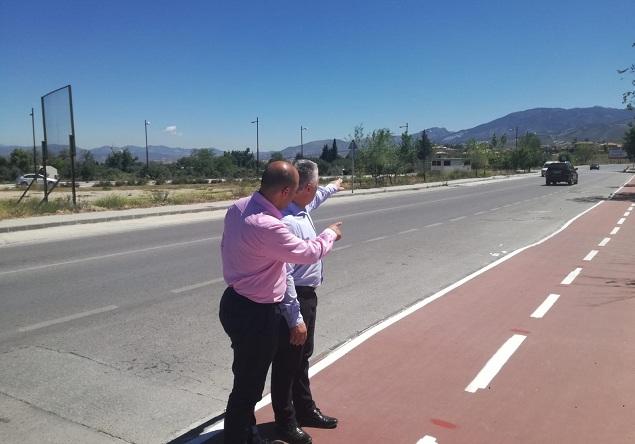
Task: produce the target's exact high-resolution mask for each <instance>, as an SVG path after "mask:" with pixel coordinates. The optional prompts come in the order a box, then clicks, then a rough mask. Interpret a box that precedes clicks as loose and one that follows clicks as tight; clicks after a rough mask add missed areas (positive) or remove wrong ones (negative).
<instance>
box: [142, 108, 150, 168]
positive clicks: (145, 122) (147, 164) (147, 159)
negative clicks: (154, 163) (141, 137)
mask: <svg viewBox="0 0 635 444" xmlns="http://www.w3.org/2000/svg"><path fill="white" fill-rule="evenodd" d="M143 125H144V127H145V130H146V176H148V175H149V174H150V157H149V156H148V125H150V122H148V121H147V120H145V119H144V121H143Z"/></svg>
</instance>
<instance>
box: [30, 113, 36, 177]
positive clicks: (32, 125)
mask: <svg viewBox="0 0 635 444" xmlns="http://www.w3.org/2000/svg"><path fill="white" fill-rule="evenodd" d="M30 115H31V129H32V130H33V173H35V177H37V152H36V150H35V114H34V112H33V108H31V114H30Z"/></svg>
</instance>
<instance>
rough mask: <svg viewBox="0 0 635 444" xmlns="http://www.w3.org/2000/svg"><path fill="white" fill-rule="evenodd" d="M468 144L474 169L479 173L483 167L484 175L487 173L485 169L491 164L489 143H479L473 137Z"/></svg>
mask: <svg viewBox="0 0 635 444" xmlns="http://www.w3.org/2000/svg"><path fill="white" fill-rule="evenodd" d="M467 146H468V148H467V155H468V159H470V164H471V165H472V169H473V170H475V171H476V174H477V175H478V170H479V169H482V170H483V175H485V170H486V169H487V167H488V166H489V149H488V147H487V143H486V142H481V143H477V142H476V141H475V140H474V139H471V140H470V141H468V143H467Z"/></svg>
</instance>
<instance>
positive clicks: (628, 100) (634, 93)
mask: <svg viewBox="0 0 635 444" xmlns="http://www.w3.org/2000/svg"><path fill="white" fill-rule="evenodd" d="M632 46H633V47H634V48H635V43H633V45H632ZM617 73H618V74H625V73H630V74H632V75H635V63H634V64H632V65H631V66H629V67H628V68H625V69H618V70H617ZM631 86H632V87H633V89H632V90H628V91H626V92H625V93H624V94H622V103H623V104H624V105H626V109H629V110H631V111H632V110H633V109H634V107H633V105H635V79H633V80H631Z"/></svg>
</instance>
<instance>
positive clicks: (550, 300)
mask: <svg viewBox="0 0 635 444" xmlns="http://www.w3.org/2000/svg"><path fill="white" fill-rule="evenodd" d="M559 297H560V295H559V294H553V293H551V294H550V295H549V296H547V298H546V299H545V300H544V301H543V302H542V304H540V305H539V306H538V308H536V310H535V311H534V312H533V313H532V314H531V316H530V317H531V318H542V317H543V316H544V315H545V313H547V312H548V311H549V309H550V308H551V307H552V306H553V304H555V303H556V301H557V300H558V298H559Z"/></svg>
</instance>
